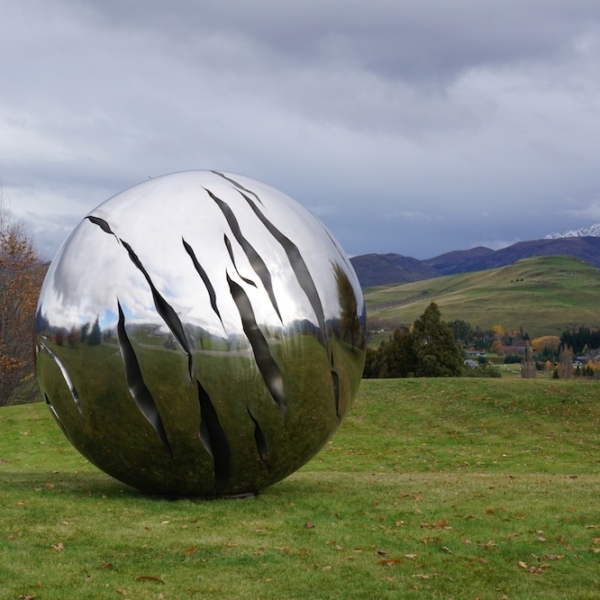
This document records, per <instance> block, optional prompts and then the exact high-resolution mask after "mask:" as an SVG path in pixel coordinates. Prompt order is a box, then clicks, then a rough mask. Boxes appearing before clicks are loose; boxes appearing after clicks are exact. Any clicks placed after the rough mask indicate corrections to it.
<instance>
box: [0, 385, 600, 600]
mask: <svg viewBox="0 0 600 600" xmlns="http://www.w3.org/2000/svg"><path fill="white" fill-rule="evenodd" d="M599 431H600V387H599V385H598V382H594V381H563V380H549V379H543V380H520V379H409V380H370V381H363V383H362V386H361V391H360V392H359V395H358V397H357V399H356V401H355V403H354V406H353V408H352V409H351V411H350V414H349V415H348V417H347V419H346V420H345V422H344V423H343V425H342V426H341V428H340V430H339V431H338V432H337V434H336V435H335V437H334V438H333V439H332V440H331V441H330V442H329V443H328V445H327V447H326V449H325V450H324V451H323V452H322V453H321V454H319V455H318V456H317V457H316V458H315V459H313V460H312V461H311V462H310V463H309V464H308V465H306V466H305V467H304V468H303V469H301V470H300V471H299V472H297V473H296V474H294V475H292V476H291V477H289V478H288V479H286V480H284V481H282V482H280V483H278V484H276V485H274V486H272V487H270V488H267V489H265V490H264V491H263V492H262V493H261V494H259V495H258V496H257V497H256V498H250V499H245V500H211V501H202V500H175V501H174V500H167V499H162V498H155V497H150V496H146V495H143V494H141V493H138V492H136V491H135V490H132V489H131V488H128V487H126V486H124V485H123V484H120V483H119V482H117V481H115V480H113V479H111V478H109V477H108V476H106V475H104V474H102V473H100V472H99V471H97V470H96V469H95V468H94V467H93V466H91V465H90V464H89V463H87V462H86V460H85V459H84V458H82V457H81V456H80V455H78V454H77V452H75V451H74V450H73V449H72V448H71V447H70V446H69V444H68V442H67V441H66V439H65V438H64V437H63V436H62V434H61V432H60V431H59V429H58V427H57V426H56V424H55V423H54V421H53V420H52V418H51V416H50V414H49V412H48V410H47V408H46V407H45V406H44V405H42V404H35V405H24V406H15V407H5V408H1V409H0V503H1V506H2V511H1V512H0V598H1V599H5V598H6V599H15V600H16V599H18V598H30V599H31V598H36V599H37V600H46V599H50V600H59V599H60V600H64V599H71V598H73V599H79V598H94V599H100V600H102V599H117V600H119V599H120V600H123V599H127V598H129V599H130V600H134V599H135V600H137V599H142V600H143V599H155V600H160V599H163V600H166V599H173V600H180V599H185V598H198V599H200V598H219V599H220V598H230V599H234V598H242V599H250V598H253V599H255V598H265V599H270V598H272V599H280V598H302V599H306V598H356V599H359V598H360V599H363V598H373V599H379V598H390V599H391V598H422V599H430V598H444V599H449V598H455V599H457V600H459V599H460V600H462V599H466V598H471V599H475V598H480V599H482V600H483V599H488V598H489V599H498V600H500V599H503V598H509V599H510V600H514V599H518V598H519V599H530V598H544V599H548V598H549V599H559V598H560V599H564V598H569V599H573V598H581V599H584V598H590V599H591V598H599V597H600V503H599V502H598V500H599V498H600V434H599Z"/></svg>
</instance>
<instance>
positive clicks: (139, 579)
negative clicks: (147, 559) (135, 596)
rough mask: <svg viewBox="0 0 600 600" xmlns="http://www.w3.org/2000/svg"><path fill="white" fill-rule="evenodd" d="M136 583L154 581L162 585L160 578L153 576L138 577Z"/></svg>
mask: <svg viewBox="0 0 600 600" xmlns="http://www.w3.org/2000/svg"><path fill="white" fill-rule="evenodd" d="M135 579H136V581H156V582H157V583H164V581H163V580H162V579H161V578H160V577H154V575H138V576H137V577H136V578H135Z"/></svg>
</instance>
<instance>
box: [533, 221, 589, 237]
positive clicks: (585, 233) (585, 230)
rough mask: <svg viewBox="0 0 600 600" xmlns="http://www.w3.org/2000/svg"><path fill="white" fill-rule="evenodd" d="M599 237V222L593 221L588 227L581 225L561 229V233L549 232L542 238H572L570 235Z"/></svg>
mask: <svg viewBox="0 0 600 600" xmlns="http://www.w3.org/2000/svg"><path fill="white" fill-rule="evenodd" d="M590 236H591V237H600V223H595V224H594V225H590V226H589V227H582V228H581V229H571V230H569V231H563V232H562V233H549V234H548V235H547V236H546V237H545V238H544V239H546V240H557V239H559V238H572V237H590Z"/></svg>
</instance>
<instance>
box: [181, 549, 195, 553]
mask: <svg viewBox="0 0 600 600" xmlns="http://www.w3.org/2000/svg"><path fill="white" fill-rule="evenodd" d="M184 552H185V553H186V554H194V552H196V548H186V549H185V550H184Z"/></svg>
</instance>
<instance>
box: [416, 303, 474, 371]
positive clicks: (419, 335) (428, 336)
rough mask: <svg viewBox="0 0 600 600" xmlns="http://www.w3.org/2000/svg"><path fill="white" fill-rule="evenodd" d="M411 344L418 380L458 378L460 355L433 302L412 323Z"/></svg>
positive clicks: (450, 330)
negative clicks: (423, 378)
mask: <svg viewBox="0 0 600 600" xmlns="http://www.w3.org/2000/svg"><path fill="white" fill-rule="evenodd" d="M411 342H412V353H413V356H414V359H415V365H416V366H415V375H416V376H417V377H457V376H460V375H461V373H462V364H463V357H462V353H461V351H460V349H459V348H458V346H457V345H456V343H455V342H454V333H453V331H452V329H450V327H448V326H447V325H446V323H444V321H442V319H441V313H440V309H439V308H438V306H437V304H436V303H435V302H432V303H431V304H430V305H429V306H428V307H427V308H426V309H425V312H424V313H423V314H422V315H421V316H420V317H419V318H418V319H417V320H416V321H415V322H414V325H413V330H412V334H411Z"/></svg>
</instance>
